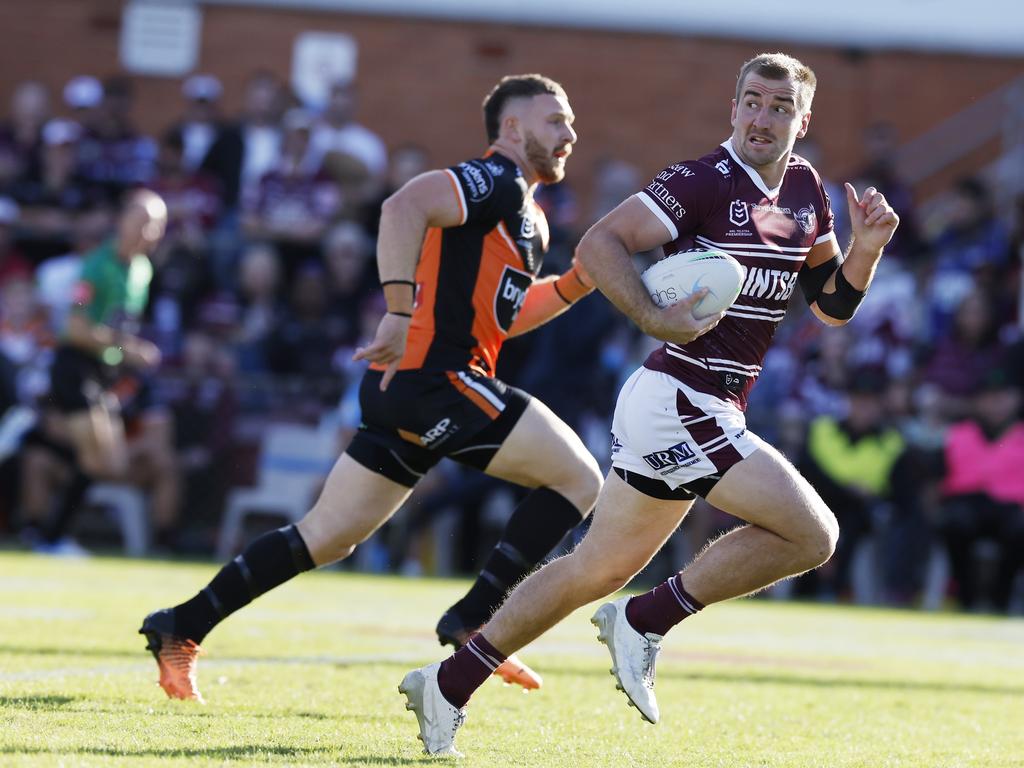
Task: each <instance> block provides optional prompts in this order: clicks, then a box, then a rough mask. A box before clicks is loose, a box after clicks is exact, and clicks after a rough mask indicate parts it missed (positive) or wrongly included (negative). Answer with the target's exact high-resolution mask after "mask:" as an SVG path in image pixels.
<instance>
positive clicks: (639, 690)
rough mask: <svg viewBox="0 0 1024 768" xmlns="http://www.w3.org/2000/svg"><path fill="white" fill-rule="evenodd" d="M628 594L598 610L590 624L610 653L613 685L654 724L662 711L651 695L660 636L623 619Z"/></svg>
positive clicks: (645, 718)
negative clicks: (643, 632) (613, 678)
mask: <svg viewBox="0 0 1024 768" xmlns="http://www.w3.org/2000/svg"><path fill="white" fill-rule="evenodd" d="M627 602H629V598H628V597H620V598H619V599H618V600H615V601H613V602H611V603H605V604H604V605H602V606H601V607H600V608H598V609H597V613H595V614H594V617H593V618H592V619H591V620H590V623H591V624H593V625H594V626H595V627H597V630H598V632H597V639H598V640H600V641H601V642H602V643H604V644H605V645H607V646H608V652H609V653H610V654H611V655H612V668H611V673H612V674H613V675H615V679H616V680H617V681H618V682H617V683H616V685H615V687H616V688H617V689H618V690H620V691H622V692H623V693H625V694H626V696H627V697H629V704H630V706H632V707H636V708H637V709H638V710H640V716H641V717H643V719H644V720H646V721H647V722H649V723H657V722H658V718H659V717H660V716H661V713H660V712H659V711H658V701H657V699H655V698H654V664H655V661H657V658H658V652H659V651H661V645H660V643H661V635H656V634H654V633H653V632H648V633H647V634H646V635H641V634H640V633H639V632H637V631H636V630H635V629H633V627H631V626H630V625H629V622H628V621H626V603H627Z"/></svg>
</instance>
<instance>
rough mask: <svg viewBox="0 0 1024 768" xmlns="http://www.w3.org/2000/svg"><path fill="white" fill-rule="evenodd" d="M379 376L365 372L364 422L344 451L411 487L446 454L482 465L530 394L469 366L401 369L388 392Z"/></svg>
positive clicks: (362, 390)
mask: <svg viewBox="0 0 1024 768" xmlns="http://www.w3.org/2000/svg"><path fill="white" fill-rule="evenodd" d="M382 376H383V374H382V373H381V372H380V371H367V373H366V375H365V376H364V377H363V381H362V384H360V387H359V405H360V406H361V408H362V423H361V424H360V425H359V431H358V432H357V433H356V436H355V437H354V438H353V440H352V442H351V443H350V444H349V446H348V448H347V449H346V451H345V452H346V453H347V454H348V455H349V456H351V457H352V458H353V459H355V460H356V461H358V462H359V463H360V464H362V465H363V466H364V467H366V468H367V469H370V470H373V471H374V472H377V473H379V474H381V475H384V476H385V477H387V478H389V479H391V480H394V481H395V482H396V483H401V484H402V485H405V486H408V487H410V488H411V487H412V486H414V485H416V483H417V481H419V479H420V478H421V477H423V475H425V474H426V473H427V471H428V470H429V469H430V468H431V467H433V466H434V465H435V464H437V463H438V462H439V461H440V460H441V459H443V458H445V457H448V458H450V459H453V460H455V461H458V462H460V463H462V464H466V465H468V466H470V467H474V468H475V469H479V470H484V469H486V468H487V465H488V464H490V462H491V459H492V458H494V454H495V453H497V451H498V449H499V448H500V447H501V444H502V443H503V442H504V441H505V438H507V437H508V435H509V433H510V432H511V431H512V428H513V427H514V426H515V425H516V423H517V422H518V421H519V417H520V416H522V415H523V412H524V411H525V410H526V406H527V405H528V404H529V402H530V396H529V395H528V394H526V393H525V392H523V391H522V390H520V389H516V388H515V387H510V386H508V385H507V384H505V383H504V382H501V381H498V380H497V379H493V378H488V377H487V376H481V375H480V374H478V373H475V372H473V371H438V372H428V371H399V372H398V373H397V374H395V377H394V378H393V379H392V380H391V384H390V385H389V386H388V389H387V391H386V392H381V391H380V380H381V377H382Z"/></svg>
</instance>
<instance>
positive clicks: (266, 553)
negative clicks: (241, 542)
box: [173, 525, 314, 643]
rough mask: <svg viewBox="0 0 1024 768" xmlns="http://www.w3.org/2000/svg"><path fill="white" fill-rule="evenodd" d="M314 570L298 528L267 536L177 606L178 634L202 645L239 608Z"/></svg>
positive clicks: (175, 628)
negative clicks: (218, 625)
mask: <svg viewBox="0 0 1024 768" xmlns="http://www.w3.org/2000/svg"><path fill="white" fill-rule="evenodd" d="M313 567H314V566H313V558H312V557H310V554H309V549H308V548H307V547H306V542H304V541H303V540H302V536H300V535H299V531H298V529H297V528H296V527H295V526H294V525H286V526H285V527H284V528H278V529H277V530H276V531H271V532H270V533H265V534H263V535H262V536H260V537H259V538H258V539H256V540H255V541H254V542H252V543H251V544H249V546H247V547H246V548H245V549H244V550H242V554H240V555H239V556H238V557H236V558H235V559H234V560H232V561H231V562H230V563H228V564H227V565H225V566H224V567H223V568H221V569H220V571H219V572H218V573H217V575H216V576H214V577H213V580H212V581H211V582H210V583H209V584H207V585H206V586H205V587H204V588H203V589H202V590H200V592H199V593H198V594H197V595H196V596H195V597H193V598H192V599H191V600H189V601H187V602H184V603H182V604H181V605H177V606H175V607H174V609H173V610H174V632H175V634H179V635H182V636H183V637H187V638H189V639H190V640H194V641H195V642H197V643H201V642H203V638H205V637H206V635H207V634H209V632H210V630H211V629H213V628H214V627H215V626H217V624H219V623H220V622H221V621H222V620H223V619H225V618H227V617H228V616H230V615H231V614H232V613H234V612H235V611H237V610H238V609H239V608H241V607H242V606H245V605H248V604H249V603H251V602H252V601H253V600H255V599H256V598H257V597H259V596H260V595H262V594H263V593H264V592H269V591H270V590H271V589H273V588H274V587H276V586H278V585H279V584H284V583H285V582H286V581H288V580H289V579H291V578H293V577H295V576H298V575H299V574H300V573H302V572H303V571H309V570H312V569H313Z"/></svg>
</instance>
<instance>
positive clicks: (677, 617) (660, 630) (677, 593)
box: [626, 573, 704, 635]
mask: <svg viewBox="0 0 1024 768" xmlns="http://www.w3.org/2000/svg"><path fill="white" fill-rule="evenodd" d="M703 607H704V605H703V604H702V603H700V602H699V601H697V600H695V599H694V598H693V595H691V594H690V593H689V592H687V591H686V590H685V589H683V580H682V578H681V576H680V574H678V573H677V574H676V575H675V576H673V577H672V578H671V579H669V580H668V581H666V582H663V583H662V584H659V585H658V586H656V587H655V588H654V589H652V590H651V591H650V592H646V593H644V594H642V595H637V596H636V597H634V598H631V599H630V601H629V602H628V603H626V621H628V622H629V626H631V627H632V628H633V629H635V630H636V631H637V632H639V633H640V634H641V635H645V634H647V633H648V632H653V633H654V634H655V635H664V634H665V633H666V632H668V631H669V630H670V629H672V627H674V626H675V625H676V624H678V623H679V622H680V621H682V620H683V619H685V618H686V617H687V616H691V615H693V614H695V613H696V612H697V611H699V610H700V609H701V608H703Z"/></svg>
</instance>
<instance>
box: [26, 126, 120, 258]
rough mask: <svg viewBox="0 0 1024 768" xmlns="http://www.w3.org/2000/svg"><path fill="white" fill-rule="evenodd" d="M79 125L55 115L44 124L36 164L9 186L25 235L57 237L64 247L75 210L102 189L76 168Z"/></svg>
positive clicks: (41, 238)
mask: <svg viewBox="0 0 1024 768" xmlns="http://www.w3.org/2000/svg"><path fill="white" fill-rule="evenodd" d="M83 130H84V129H83V128H82V126H81V125H80V124H79V123H77V122H75V121H74V120H67V119H64V118H55V119H53V120H50V121H49V122H47V123H46V125H44V126H43V130H42V150H41V152H40V160H39V168H38V170H37V172H36V173H35V174H33V175H32V176H26V177H23V178H22V179H21V180H20V181H19V182H18V183H17V184H15V185H14V186H13V187H12V190H11V192H12V195H13V196H14V197H15V198H16V200H17V201H18V202H19V203H20V204H21V207H22V215H21V219H22V225H23V227H24V229H25V236H26V238H27V239H28V240H32V241H49V242H52V241H60V243H61V244H59V245H58V247H57V248H56V250H54V249H53V248H52V247H50V248H48V249H47V250H48V254H49V255H52V254H54V253H60V252H61V250H62V249H63V248H64V247H65V245H64V244H66V241H67V237H68V234H69V232H70V229H71V219H72V217H73V215H74V213H75V212H76V211H80V210H83V209H85V208H88V207H90V206H92V205H94V204H95V203H97V202H98V201H99V200H100V199H101V197H102V192H101V190H99V189H97V188H96V187H95V186H93V185H90V184H89V183H87V182H86V181H85V180H84V179H83V178H82V176H81V175H80V173H79V170H78V147H79V142H80V141H81V138H82V134H83Z"/></svg>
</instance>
